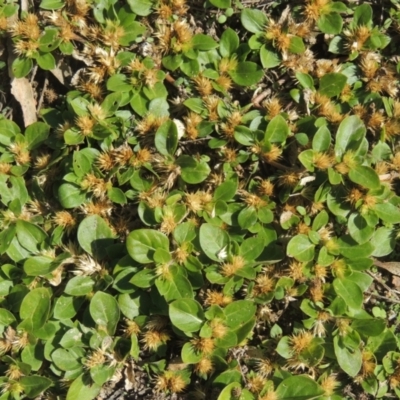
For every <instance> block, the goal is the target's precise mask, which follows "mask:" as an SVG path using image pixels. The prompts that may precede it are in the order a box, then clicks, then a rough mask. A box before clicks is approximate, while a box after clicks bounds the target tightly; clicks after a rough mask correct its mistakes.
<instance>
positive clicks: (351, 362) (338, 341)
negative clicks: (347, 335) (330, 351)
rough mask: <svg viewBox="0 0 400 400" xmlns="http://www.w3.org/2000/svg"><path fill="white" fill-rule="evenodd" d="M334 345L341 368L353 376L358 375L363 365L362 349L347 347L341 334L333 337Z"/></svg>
mask: <svg viewBox="0 0 400 400" xmlns="http://www.w3.org/2000/svg"><path fill="white" fill-rule="evenodd" d="M333 346H334V350H335V355H336V359H337V361H338V363H339V366H340V368H342V370H343V371H344V372H346V374H348V375H350V376H351V377H354V376H356V375H357V374H358V372H359V371H360V369H361V366H362V354H361V351H360V350H359V349H355V350H354V351H350V350H349V349H347V348H346V346H345V345H344V344H343V338H342V337H341V336H335V337H334V338H333Z"/></svg>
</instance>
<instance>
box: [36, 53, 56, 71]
mask: <svg viewBox="0 0 400 400" xmlns="http://www.w3.org/2000/svg"><path fill="white" fill-rule="evenodd" d="M36 61H37V63H38V65H39V67H40V68H42V69H44V70H45V71H49V70H51V69H55V67H56V59H55V58H54V56H53V54H51V53H42V54H39V56H37V57H36Z"/></svg>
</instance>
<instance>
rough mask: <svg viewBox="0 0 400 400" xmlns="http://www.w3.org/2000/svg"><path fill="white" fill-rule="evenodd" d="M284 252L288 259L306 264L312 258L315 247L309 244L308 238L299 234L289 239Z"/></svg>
mask: <svg viewBox="0 0 400 400" xmlns="http://www.w3.org/2000/svg"><path fill="white" fill-rule="evenodd" d="M286 251H287V255H288V256H289V257H294V258H295V259H296V260H298V261H302V262H307V261H311V260H312V259H313V258H314V253H315V245H314V244H313V243H311V242H310V240H309V239H308V236H306V235H303V234H299V235H296V236H294V237H292V239H290V241H289V243H288V246H287V250H286Z"/></svg>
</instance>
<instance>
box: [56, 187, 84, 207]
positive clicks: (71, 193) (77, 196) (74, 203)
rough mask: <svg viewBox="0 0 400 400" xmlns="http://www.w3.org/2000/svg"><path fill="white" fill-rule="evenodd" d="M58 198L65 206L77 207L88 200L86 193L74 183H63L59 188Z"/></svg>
mask: <svg viewBox="0 0 400 400" xmlns="http://www.w3.org/2000/svg"><path fill="white" fill-rule="evenodd" d="M58 200H59V201H60V203H61V206H62V207H64V208H75V207H79V206H80V205H81V204H82V203H83V202H84V201H85V200H86V194H85V192H83V191H82V190H81V189H80V188H79V187H78V186H75V185H73V184H72V183H63V184H62V185H61V186H60V187H59V188H58Z"/></svg>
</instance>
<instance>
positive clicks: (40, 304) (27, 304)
mask: <svg viewBox="0 0 400 400" xmlns="http://www.w3.org/2000/svg"><path fill="white" fill-rule="evenodd" d="M50 307H51V302H50V293H49V291H48V290H47V289H45V288H36V289H33V290H31V291H30V292H29V293H28V294H27V295H26V296H25V297H24V299H23V300H22V303H21V307H20V310H19V315H20V317H21V319H22V320H26V321H27V322H26V324H25V325H24V327H25V329H27V330H28V331H34V330H37V329H40V328H41V327H42V326H43V325H44V324H45V323H46V321H47V319H48V317H49V312H50Z"/></svg>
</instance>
